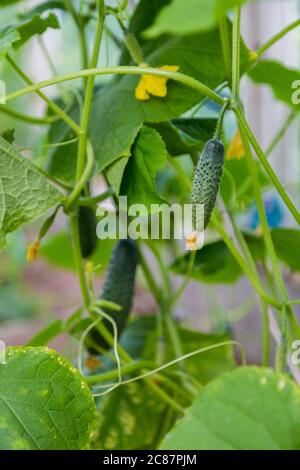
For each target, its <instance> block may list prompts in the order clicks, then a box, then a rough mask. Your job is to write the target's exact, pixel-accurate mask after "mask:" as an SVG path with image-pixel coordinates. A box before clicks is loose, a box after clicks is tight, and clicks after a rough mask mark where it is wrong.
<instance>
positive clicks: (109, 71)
mask: <svg viewBox="0 0 300 470" xmlns="http://www.w3.org/2000/svg"><path fill="white" fill-rule="evenodd" d="M114 74H115V75H155V76H156V77H165V78H168V79H170V80H174V81H175V82H178V83H182V84H183V85H185V86H187V87H190V88H192V89H194V90H196V91H198V92H199V93H200V94H201V95H204V96H207V97H208V98H209V99H211V100H213V101H215V102H216V103H217V104H219V105H221V106H223V104H225V100H224V99H223V98H222V97H221V96H219V95H218V94H217V93H215V92H214V91H213V90H211V89H210V88H209V87H207V86H206V85H204V84H203V83H201V82H199V80H196V79H195V78H193V77H189V76H188V75H184V74H183V73H179V72H170V71H168V70H162V69H157V68H154V67H136V66H119V67H100V68H94V69H86V70H79V71H77V72H70V73H66V74H64V75H60V76H58V77H53V78H49V79H48V80H43V81H42V82H39V83H34V84H32V85H30V86H28V87H25V88H22V89H20V90H17V91H14V92H13V93H10V94H8V95H7V96H6V102H8V101H11V100H14V99H16V98H19V97H21V96H25V95H28V94H29V93H33V92H36V91H38V90H41V89H42V88H47V87H50V86H52V85H57V84H58V83H63V82H67V81H71V80H76V79H78V78H82V77H89V76H97V75H114Z"/></svg>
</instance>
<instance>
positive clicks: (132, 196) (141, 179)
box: [120, 127, 167, 208]
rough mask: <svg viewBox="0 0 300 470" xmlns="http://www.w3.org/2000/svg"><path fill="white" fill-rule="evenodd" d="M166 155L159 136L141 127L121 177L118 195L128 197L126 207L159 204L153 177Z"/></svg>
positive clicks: (163, 162)
mask: <svg viewBox="0 0 300 470" xmlns="http://www.w3.org/2000/svg"><path fill="white" fill-rule="evenodd" d="M166 160H167V153H166V147H165V144H164V142H163V140H162V138H161V137H160V135H159V134H158V133H157V132H156V131H155V130H154V129H150V128H149V127H143V128H142V129H141V131H140V133H139V135H138V137H137V139H136V142H135V143H134V145H133V148H132V156H131V158H130V159H129V161H128V164H127V166H126V169H125V173H124V176H123V181H122V185H121V191H120V194H121V195H124V196H127V197H128V206H130V205H132V204H145V206H146V207H147V208H150V206H151V204H161V203H163V202H164V201H163V200H162V198H161V197H160V196H159V194H158V192H157V189H156V186H155V177H156V174H157V171H158V170H159V169H160V168H161V167H162V166H163V165H164V164H165V163H166Z"/></svg>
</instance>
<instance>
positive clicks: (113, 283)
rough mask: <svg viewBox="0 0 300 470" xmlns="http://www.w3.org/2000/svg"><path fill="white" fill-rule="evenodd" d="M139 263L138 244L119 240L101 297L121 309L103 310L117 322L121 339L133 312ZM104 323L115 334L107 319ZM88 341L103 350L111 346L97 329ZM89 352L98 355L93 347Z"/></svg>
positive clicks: (91, 333) (89, 348) (94, 329)
mask: <svg viewBox="0 0 300 470" xmlns="http://www.w3.org/2000/svg"><path fill="white" fill-rule="evenodd" d="M137 262H138V255H137V247H136V243H135V242H134V241H133V240H119V241H118V242H117V244H116V246H115V248H114V250H113V252H112V256H111V259H110V262H109V265H108V270H107V277H106V281H105V283H104V286H103V289H102V292H101V294H100V297H99V299H100V300H101V299H102V300H107V301H109V302H113V303H115V304H117V305H119V306H120V307H121V310H118V311H116V310H111V309H109V308H102V310H103V311H104V312H105V313H107V314H108V315H110V317H111V318H113V319H114V320H115V322H116V324H117V327H118V336H119V337H120V334H121V333H122V331H123V330H124V328H125V326H126V323H127V320H128V317H129V314H130V311H131V306H132V299H133V295H134V284H135V273H136V268H137ZM103 323H104V324H105V326H106V328H107V329H108V330H109V331H110V333H113V329H112V325H111V323H110V322H109V321H108V320H107V319H104V320H103ZM88 339H90V340H91V341H87V344H88V343H91V342H93V343H96V344H97V345H99V346H100V347H101V348H104V349H108V348H109V345H108V344H107V342H106V341H105V340H104V338H103V337H102V336H101V334H100V333H99V332H98V330H97V329H96V328H93V329H92V330H91V332H90V333H89V335H88ZM88 350H89V352H90V353H92V354H97V353H98V352H97V351H96V350H95V349H94V348H93V347H88Z"/></svg>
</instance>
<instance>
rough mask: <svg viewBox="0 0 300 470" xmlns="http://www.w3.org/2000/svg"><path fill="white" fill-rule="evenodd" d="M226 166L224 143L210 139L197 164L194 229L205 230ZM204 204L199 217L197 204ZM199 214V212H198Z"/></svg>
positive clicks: (193, 191)
mask: <svg viewBox="0 0 300 470" xmlns="http://www.w3.org/2000/svg"><path fill="white" fill-rule="evenodd" d="M223 166H224V145H223V144H222V142H221V141H220V140H217V139H212V140H209V141H208V142H207V143H206V145H205V147H204V149H203V152H202V155H201V157H200V158H199V161H198V163H197V166H196V170H195V176H194V180H193V190H192V205H193V229H194V230H197V231H200V230H205V229H206V227H207V225H208V223H209V220H210V218H211V214H212V211H213V209H214V206H215V203H216V198H217V194H218V191H219V187H220V182H221V178H222V173H223ZM198 204H203V216H202V217H201V216H199V215H198V218H197V205H198ZM198 214H199V213H198Z"/></svg>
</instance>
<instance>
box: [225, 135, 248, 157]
mask: <svg viewBox="0 0 300 470" xmlns="http://www.w3.org/2000/svg"><path fill="white" fill-rule="evenodd" d="M244 156H245V149H244V146H243V142H242V138H241V134H240V133H239V131H237V132H236V134H235V136H234V137H233V139H232V141H231V142H230V145H229V147H228V150H227V153H226V160H233V159H234V158H236V159H237V160H240V159H241V158H243V157H244Z"/></svg>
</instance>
